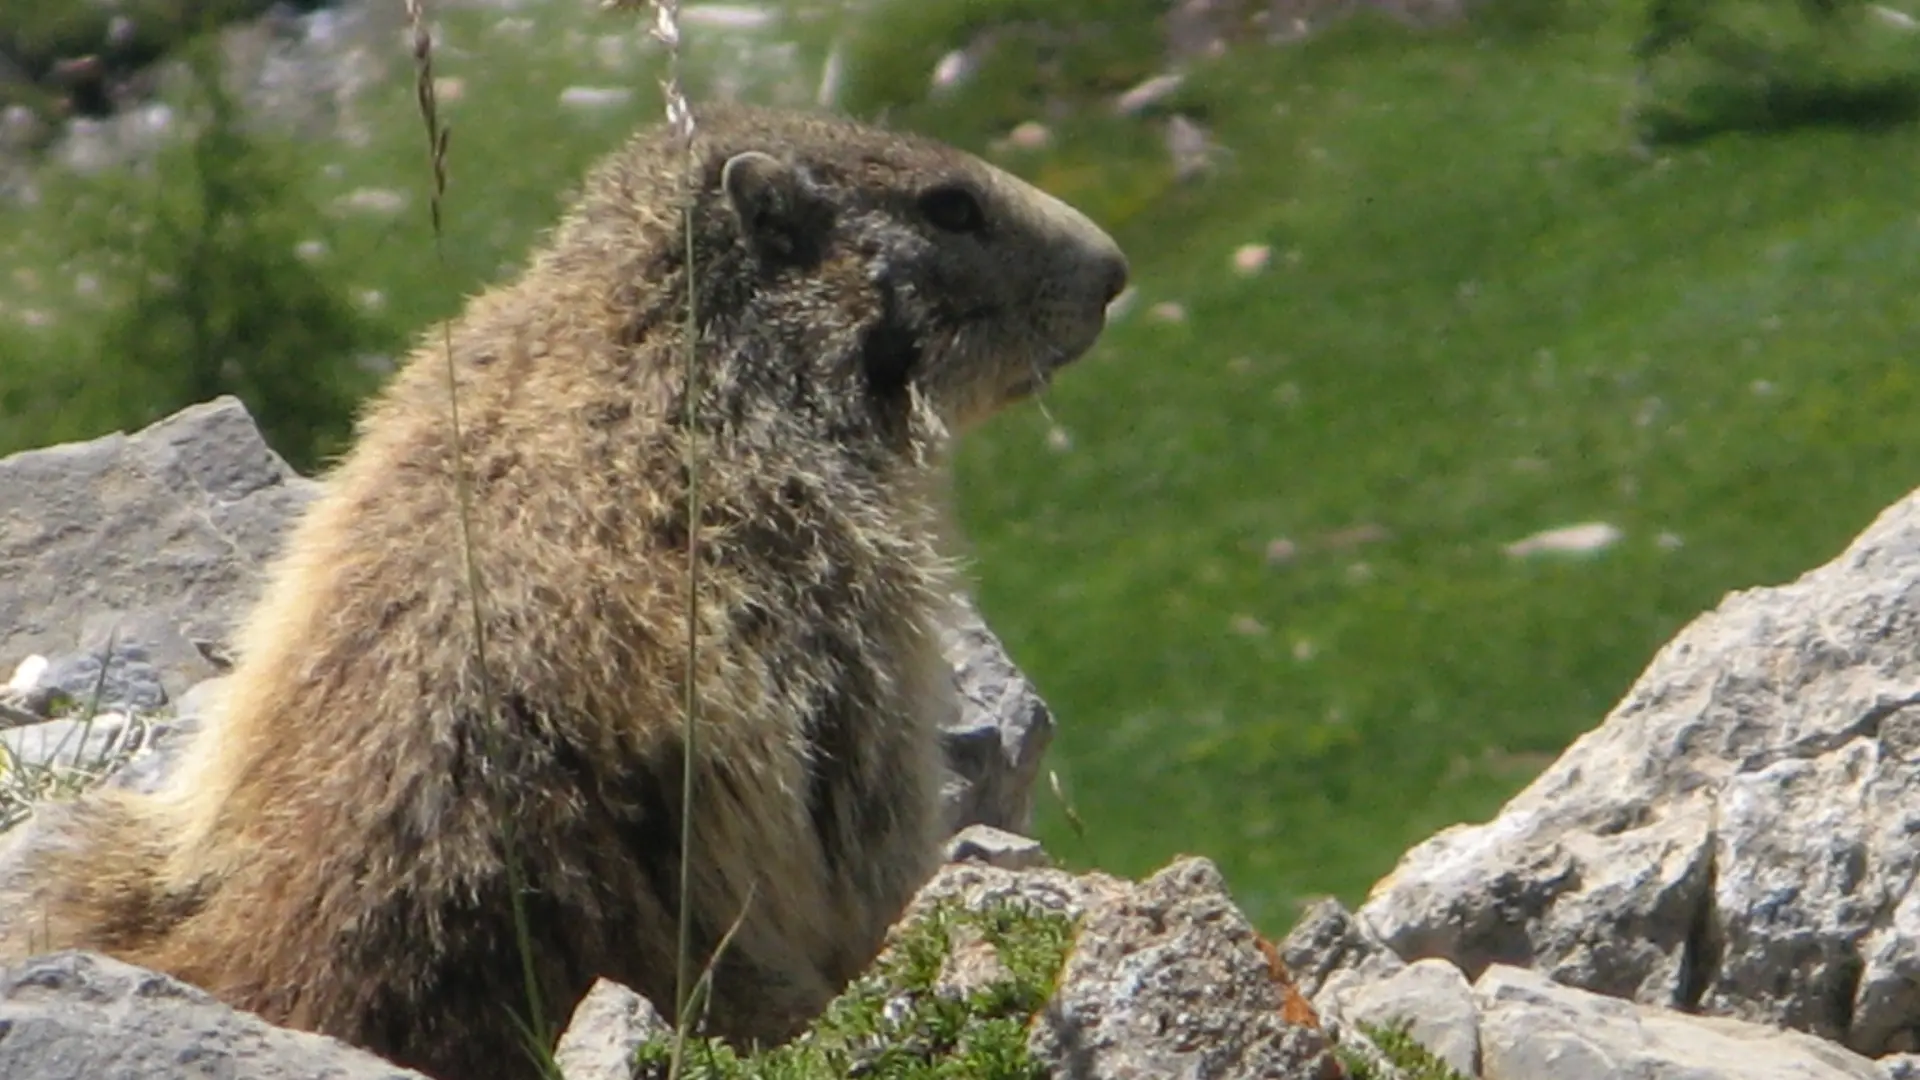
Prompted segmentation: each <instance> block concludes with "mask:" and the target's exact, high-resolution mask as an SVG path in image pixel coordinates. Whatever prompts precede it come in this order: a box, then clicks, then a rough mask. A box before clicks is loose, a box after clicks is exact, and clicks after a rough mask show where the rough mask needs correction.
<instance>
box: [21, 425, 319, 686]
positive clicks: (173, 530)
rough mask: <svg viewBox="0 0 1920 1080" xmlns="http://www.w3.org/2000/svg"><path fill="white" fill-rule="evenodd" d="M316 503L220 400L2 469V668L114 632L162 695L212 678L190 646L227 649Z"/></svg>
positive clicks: (26, 456) (26, 455)
mask: <svg viewBox="0 0 1920 1080" xmlns="http://www.w3.org/2000/svg"><path fill="white" fill-rule="evenodd" d="M313 490H314V484H313V483H312V482H311V481H307V480H303V479H301V478H300V477H298V476H297V475H296V474H295V473H294V472H293V471H292V470H291V469H290V468H288V467H287V465H286V463H285V462H284V461H282V460H281V459H280V457H279V456H278V455H276V454H275V453H274V452H273V451H272V450H271V449H269V448H268V447H267V445H266V443H265V442H264V441H263V440H262V439H261V437H260V433H259V431H258V430H257V429H256V428H255V427H254V424H253V420H252V418H251V417H249V416H248V415H247V412H246V409H245V408H244V407H243V406H242V405H241V404H240V402H239V401H237V400H236V399H234V398H230V397H222V398H219V399H216V400H215V401H212V402H210V403H208V404H205V405H196V406H193V407H191V408H188V409H185V410H183V411H181V412H179V413H176V414H174V415H173V416H170V417H168V418H167V419H165V420H162V421H160V422H159V423H156V424H154V425H152V426H150V427H148V428H146V429H144V430H142V431H140V432H138V433H136V434H134V435H131V436H129V435H119V434H115V435H107V436H103V437H101V438H98V439H93V440H91V441H88V442H81V443H69V444H66V445H63V446H55V447H50V448H47V449H43V450H29V451H25V452H23V453H19V454H14V455H12V456H10V457H7V458H5V459H0V667H4V668H7V669H8V670H11V668H12V665H14V664H15V663H18V662H19V661H20V660H21V659H22V658H24V657H25V656H27V655H28V654H30V653H40V654H43V655H46V656H48V657H56V656H61V655H64V654H67V653H71V652H74V651H76V650H89V649H91V648H92V647H93V643H92V642H90V641H88V640H87V639H89V638H96V637H97V638H104V636H105V633H104V631H106V630H108V629H111V628H115V627H118V628H120V629H121V631H122V632H119V633H116V634H115V637H116V639H117V640H120V641H125V642H136V643H138V644H139V645H141V646H144V647H145V648H146V649H147V650H148V659H149V662H151V663H152V664H153V665H154V667H155V668H157V669H158V671H159V675H160V682H161V684H162V686H163V687H164V688H165V691H166V692H167V693H168V694H169V695H172V694H177V693H179V692H181V691H184V690H185V689H186V688H187V687H188V686H190V685H192V684H193V683H194V682H197V681H199V680H200V679H202V678H206V677H208V676H210V675H212V674H215V669H214V667H213V666H212V665H211V664H209V663H208V662H207V661H206V660H205V658H204V657H202V656H201V655H200V654H199V652H198V650H197V649H195V648H194V647H193V645H192V644H191V642H192V641H193V640H196V639H197V640H202V641H210V642H216V643H217V642H220V641H223V640H224V639H225V637H226V635H227V633H228V631H229V629H230V627H231V625H232V623H233V621H234V618H235V617H236V616H237V615H238V614H239V613H240V611H242V610H243V609H244V607H245V606H246V604H248V603H249V602H250V601H251V600H252V598H253V596H254V595H255V593H256V590H257V587H258V578H259V574H260V570H261V568H262V564H263V563H264V561H265V560H266V559H267V558H269V557H270V556H271V554H272V553H273V551H274V550H275V549H276V548H277V545H278V543H279V540H280V536H281V533H282V531H283V529H284V528H285V526H286V524H287V522H288V520H289V519H290V518H291V516H292V515H293V514H294V513H295V512H296V511H297V510H298V509H299V508H300V507H302V506H304V505H305V503H306V502H307V500H308V499H310V498H311V496H312V492H313ZM128 628H131V632H127V630H128ZM156 639H159V640H156Z"/></svg>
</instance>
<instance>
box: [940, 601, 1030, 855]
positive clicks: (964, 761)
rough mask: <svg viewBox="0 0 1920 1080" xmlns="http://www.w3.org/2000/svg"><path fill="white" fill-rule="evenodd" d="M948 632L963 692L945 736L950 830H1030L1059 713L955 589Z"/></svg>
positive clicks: (950, 654) (951, 656)
mask: <svg viewBox="0 0 1920 1080" xmlns="http://www.w3.org/2000/svg"><path fill="white" fill-rule="evenodd" d="M942 634H943V637H944V639H945V645H946V650H947V659H948V660H949V661H950V662H951V663H952V664H953V671H954V684H955V686H956V687H957V688H958V690H959V693H960V703H959V709H958V711H957V713H956V714H955V716H954V719H953V720H952V722H951V723H949V724H948V725H947V728H946V738H945V743H946V751H947V763H948V766H949V768H950V769H951V770H952V772H953V774H954V776H953V780H952V782H951V783H949V785H948V787H947V792H946V799H947V828H948V831H949V832H958V831H960V830H961V829H964V828H966V827H967V826H968V825H991V826H993V827H994V828H996V829H1004V830H1006V831H1008V832H1014V833H1025V832H1027V831H1028V830H1029V829H1030V828H1031V827H1032V819H1033V784H1034V780H1035V779H1036V778H1037V777H1038V776H1039V773H1040V760H1041V758H1042V757H1043V756H1044V755H1045V754H1046V752H1047V747H1048V745H1050V744H1051V743H1052V742H1053V713H1051V712H1050V711H1048V709H1047V703H1046V702H1044V701H1042V700H1040V695H1039V694H1038V693H1036V692H1035V691H1034V689H1033V684H1032V683H1029V682H1028V681H1027V677H1026V676H1025V675H1022V674H1021V673H1020V669H1019V668H1017V667H1015V666H1014V663H1013V661H1012V660H1011V659H1010V658H1008V656H1007V652H1006V649H1004V648H1003V647H1002V646H1001V644H1000V639H999V638H997V637H995V636H994V633H993V631H992V630H989V629H987V624H986V623H985V622H984V621H982V620H981V618H980V615H979V613H978V612H977V611H975V610H974V608H973V604H972V603H971V602H970V601H968V600H967V599H966V598H965V597H963V596H956V597H954V606H953V609H952V616H951V620H950V621H949V623H948V624H947V625H946V626H945V627H943V628H942Z"/></svg>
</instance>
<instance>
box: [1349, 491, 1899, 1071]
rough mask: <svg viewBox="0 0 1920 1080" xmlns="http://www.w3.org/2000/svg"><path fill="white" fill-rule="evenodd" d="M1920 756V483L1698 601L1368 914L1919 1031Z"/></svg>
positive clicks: (1674, 985) (1376, 931)
mask: <svg viewBox="0 0 1920 1080" xmlns="http://www.w3.org/2000/svg"><path fill="white" fill-rule="evenodd" d="M1917 762H1920V492H1917V493H1915V494H1914V495H1912V496H1909V497H1908V498H1907V499H1905V500H1904V501H1902V502H1900V503H1898V504H1896V505H1895V506H1893V507H1891V508H1890V509H1888V510H1887V511H1886V512H1885V513H1883V514H1882V515H1880V517H1879V519H1878V520H1877V521H1875V522H1874V523H1873V524H1872V526H1871V527H1870V528H1868V529H1867V530H1866V532H1864V533H1863V534H1862V535H1861V536H1860V537H1859V538H1858V539H1857V540H1855V541H1854V542H1853V544H1852V545H1850V546H1849V547H1848V548H1847V550H1846V551H1845V552H1844V553H1843V554H1842V555H1840V556H1839V557H1838V558H1836V559H1835V560H1833V561H1832V562H1830V563H1828V564H1827V565H1826V566H1823V567H1820V568H1819V569H1817V570H1814V571H1812V572H1810V573H1808V574H1806V575H1804V576H1802V577H1801V578H1799V579H1798V580H1797V581H1794V582H1792V583H1790V584H1787V585H1783V586H1780V587H1777V588H1766V589H1754V590H1750V591H1747V592H1742V593H1736V594H1733V595H1731V596H1729V597H1728V598H1727V599H1726V600H1725V601H1724V602H1723V603H1722V604H1721V605H1720V606H1719V607H1718V608H1717V609H1716V610H1714V611H1713V612H1711V613H1709V614H1707V615H1705V616H1702V617H1701V618H1699V619H1697V620H1695V621H1694V623H1693V624H1692V625H1690V626H1688V627H1687V628H1686V629H1685V630H1684V631H1683V632H1681V634H1680V635H1679V636H1678V637H1676V638H1675V639H1674V640H1673V641H1672V642H1671V643H1670V644H1668V645H1667V646H1666V647H1665V648H1663V649H1662V650H1661V651H1660V653H1659V654H1658V655H1657V656H1656V657H1655V658H1654V660H1653V662H1652V664H1651V665H1650V666H1649V667H1648V669H1647V671H1646V672H1645V674H1643V675H1642V676H1641V678H1640V679H1639V681H1638V682H1637V683H1636V684H1635V685H1634V687H1633V688H1632V690H1631V691H1630V692H1629V693H1628V694H1627V696H1626V698H1625V699H1624V700H1623V701H1621V702H1620V704H1619V705H1618V706H1617V707H1616V708H1615V709H1614V710H1613V712H1612V713H1611V714H1610V715H1609V716H1608V717H1607V719H1606V721H1605V722H1604V723H1603V724H1602V725H1601V726H1600V727H1599V728H1598V729H1597V730H1595V731H1592V732H1590V733H1588V734H1587V735H1585V736H1583V737H1582V738H1580V739H1579V740H1577V741H1576V742H1575V743H1574V744H1573V746H1572V747H1570V748H1569V749H1568V750H1567V752H1566V753H1565V754H1564V755H1563V756H1562V757H1561V758H1560V760H1559V761H1557V762H1556V763H1555V764H1554V765H1553V766H1552V767H1550V768H1549V769H1547V770H1546V772H1544V773H1543V774H1542V775H1541V776H1540V777H1539V778H1538V779H1537V780H1535V782H1534V783H1533V784H1532V785H1530V786H1529V787H1528V788H1527V789H1526V790H1525V791H1523V792H1521V793H1520V794H1519V795H1518V796H1516V797H1515V798H1514V799H1513V800H1512V801H1511V802H1509V803H1508V804H1507V805H1506V807H1505V808H1504V809H1503V810H1502V811H1501V812H1500V814H1499V815H1498V816H1497V817H1496V818H1495V819H1494V820H1493V821H1491V822H1489V823H1486V824H1482V825H1472V826H1455V827H1453V828H1450V829H1447V830H1444V831H1442V832H1441V833H1439V834H1438V835H1436V836H1434V837H1432V838H1431V839H1429V840H1427V841H1426V842H1424V843H1422V844H1421V845H1419V846H1417V847H1416V848H1414V849H1413V850H1412V851H1410V852H1408V853H1407V855H1406V856H1404V857H1403V858H1402V859H1401V861H1400V864H1399V865H1398V866H1397V867H1396V868H1395V869H1394V871H1393V872H1392V873H1391V874H1390V875H1388V877H1386V878H1385V879H1384V880H1382V881H1381V882H1380V883H1379V884H1377V885H1376V886H1375V888H1374V890H1373V894H1372V895H1371V896H1370V898H1369V899H1368V900H1367V902H1366V904H1365V905H1364V906H1362V908H1361V909H1360V912H1359V921H1360V922H1361V923H1362V924H1364V925H1365V927H1366V928H1367V929H1368V930H1369V931H1370V932H1371V933H1372V934H1373V935H1374V936H1377V937H1378V938H1379V939H1381V940H1383V941H1384V942H1385V943H1386V944H1388V945H1389V946H1391V947H1392V949H1393V950H1394V951H1395V952H1397V953H1398V954H1400V955H1402V956H1433V957H1442V958H1445V959H1447V960H1449V961H1452V962H1453V963H1454V964H1456V965H1458V966H1459V967H1461V968H1462V969H1463V970H1464V971H1466V972H1467V974H1468V976H1469V977H1473V978H1477V977H1479V975H1480V973H1481V972H1483V971H1485V970H1486V969H1487V968H1488V967H1489V966H1490V965H1493V964H1510V965H1516V966H1524V967H1530V968H1532V969H1534V970H1535V971H1537V972H1538V973H1540V974H1541V975H1542V976H1545V977H1549V978H1552V979H1554V980H1556V981H1558V982H1560V983H1563V984H1565V985H1567V986H1571V987H1579V988H1584V989H1587V990H1592V991H1595V992H1597V993H1602V994H1609V995H1614V996H1617V997H1621V998H1626V999H1630V1000H1633V1001H1637V1002H1641V1003H1644V1004H1647V1005H1656V1006H1665V1007H1671V1008H1677V1009H1682V1010H1693V1009H1698V1010H1700V1011H1702V1012H1705V1013H1708V1014H1712V1015H1717V1016H1725V1017H1736V1018H1741V1019H1745V1020H1749V1021H1754V1022H1760V1023H1767V1024H1780V1025H1785V1026H1789V1027H1793V1028H1797V1029H1801V1030H1804V1031H1808V1032H1811V1033H1814V1034H1817V1035H1821V1036H1825V1037H1828V1038H1832V1039H1835V1040H1837V1041H1840V1042H1843V1043H1844V1044H1846V1045H1847V1046H1849V1047H1851V1048H1852V1049H1853V1050H1855V1051H1857V1052H1860V1053H1863V1054H1868V1055H1878V1054H1882V1053H1887V1052H1891V1051H1909V1050H1912V1049H1914V1048H1915V1046H1916V1044H1920V897H1916V896H1915V895H1914V894H1913V893H1912V892H1911V890H1910V888H1909V886H1910V883H1911V882H1912V881H1913V880H1915V878H1916V875H1920V839H1916V837H1920V768H1916V763H1917ZM1482 1042H1483V1049H1484V1048H1485V1047H1486V1045H1487V1042H1486V1037H1485V1035H1484V1033H1483V1040H1482ZM1569 1075H1571V1074H1569ZM1775 1075H1785V1074H1783V1073H1782V1074H1775Z"/></svg>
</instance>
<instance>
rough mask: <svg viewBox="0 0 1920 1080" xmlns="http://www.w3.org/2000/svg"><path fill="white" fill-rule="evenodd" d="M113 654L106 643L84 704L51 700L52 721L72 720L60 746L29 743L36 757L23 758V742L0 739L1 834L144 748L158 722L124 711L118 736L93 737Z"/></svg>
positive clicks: (110, 644)
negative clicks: (154, 724) (98, 670)
mask: <svg viewBox="0 0 1920 1080" xmlns="http://www.w3.org/2000/svg"><path fill="white" fill-rule="evenodd" d="M112 655H113V641H112V639H111V638H109V639H108V642H107V646H106V650H105V652H104V653H103V654H102V655H101V657H100V674H99V676H98V677H97V678H95V679H94V683H93V688H92V690H91V691H90V692H89V693H88V695H87V698H86V700H84V701H79V700H76V699H74V698H73V697H72V696H70V695H66V694H61V695H59V696H58V697H57V698H56V699H55V705H54V708H53V709H52V710H51V711H52V714H53V715H52V717H51V719H53V720H68V721H72V722H71V723H70V724H68V725H67V726H66V727H65V728H63V729H61V734H60V739H59V741H57V742H54V743H51V744H49V743H47V742H46V741H45V740H40V741H39V742H37V743H36V744H34V745H35V748H36V751H37V752H36V753H34V754H32V755H28V754H26V753H24V752H22V749H21V747H22V746H24V745H26V740H24V739H22V740H20V741H19V742H13V741H9V740H7V739H0V833H5V832H6V831H7V830H8V829H11V828H13V827H14V826H16V825H19V824H20V823H21V822H23V821H25V820H26V819H27V818H28V817H30V816H32V814H33V807H34V806H35V805H36V804H38V803H42V802H49V801H52V800H57V799H72V798H75V797H77V796H79V795H80V794H82V793H84V792H85V791H87V790H88V789H90V788H92V787H94V786H96V785H98V784H99V783H101V782H102V781H103V780H105V779H106V778H107V777H109V776H112V775H113V774H114V772H115V771H117V770H118V769H119V768H120V767H121V766H122V765H124V764H126V763H127V761H128V760H129V759H131V758H132V757H133V756H134V755H136V754H138V753H139V752H140V751H141V750H143V749H145V748H146V746H147V744H148V742H149V741H150V740H151V738H152V736H153V730H154V728H153V721H154V720H156V719H161V718H162V717H156V716H149V715H146V714H143V713H140V712H137V711H133V710H128V711H127V712H125V713H123V714H120V715H119V716H118V717H116V722H117V723H118V724H119V725H120V727H119V729H118V730H117V731H113V732H111V733H110V734H108V735H106V737H103V738H101V739H98V740H96V739H95V738H94V732H95V730H96V729H95V726H94V725H95V721H96V720H98V719H99V718H100V715H101V713H100V703H101V700H102V698H103V697H104V695H105V693H106V679H107V664H108V660H109V658H110V657H111V656H112ZM10 713H11V710H10ZM36 719H37V718H36ZM5 726H8V725H7V724H5V723H0V727H5Z"/></svg>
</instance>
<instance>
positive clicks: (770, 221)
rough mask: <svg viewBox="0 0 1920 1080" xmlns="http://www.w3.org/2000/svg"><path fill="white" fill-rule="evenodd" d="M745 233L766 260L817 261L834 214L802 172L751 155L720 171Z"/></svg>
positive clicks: (730, 160)
mask: <svg viewBox="0 0 1920 1080" xmlns="http://www.w3.org/2000/svg"><path fill="white" fill-rule="evenodd" d="M720 190H721V191H722V192H725V193H726V196H727V201H728V202H729V203H730V204H732V206H733V212H734V214H735V215H736V216H737V217H738V218H739V219H740V232H741V234H742V235H744V236H745V237H746V239H747V242H748V243H749V244H751V245H752V246H753V247H754V249H755V250H756V251H758V252H759V253H760V254H761V255H762V256H763V257H770V258H773V259H776V260H778V261H781V262H792V261H808V262H810V261H812V260H813V259H815V258H817V257H818V251H819V247H820V243H821V241H822V240H823V239H824V238H825V233H826V230H827V229H828V228H830V227H831V225H832V213H831V211H830V210H828V208H827V206H826V202H825V200H823V199H821V198H820V197H819V195H818V194H817V193H815V192H814V191H813V190H812V188H811V186H810V185H809V184H808V182H807V178H806V176H805V175H803V174H802V173H801V172H800V170H798V169H796V168H794V167H793V166H792V165H789V164H787V163H786V162H784V161H781V160H780V159H779V158H776V157H774V156H773V155H772V154H768V153H764V152H762V151H759V150H747V151H743V152H741V153H738V154H735V155H733V156H732V157H730V158H728V159H727V163H726V164H725V165H723V166H721V168H720Z"/></svg>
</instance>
